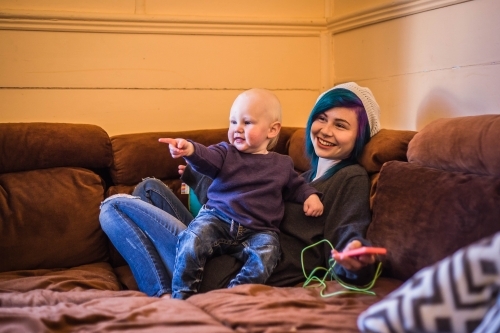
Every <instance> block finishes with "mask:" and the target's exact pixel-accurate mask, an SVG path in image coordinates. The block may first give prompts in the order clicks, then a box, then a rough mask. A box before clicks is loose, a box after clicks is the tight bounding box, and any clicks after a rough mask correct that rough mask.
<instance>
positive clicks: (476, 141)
mask: <svg viewBox="0 0 500 333" xmlns="http://www.w3.org/2000/svg"><path fill="white" fill-rule="evenodd" d="M498 134H500V116H476V117H464V118H455V119H443V120H439V121H436V122H434V123H432V124H430V125H428V126H427V127H426V128H424V129H423V130H422V131H420V132H419V133H417V134H416V132H412V131H397V130H386V129H383V130H381V131H380V132H379V133H378V134H377V135H376V136H374V137H373V139H372V141H371V142H370V143H369V145H368V146H367V147H366V149H365V152H364V155H363V158H362V159H361V161H360V163H361V164H362V165H363V166H364V167H365V168H366V169H367V171H368V173H369V175H370V177H371V179H372V197H371V204H372V209H373V222H372V224H371V225H370V227H369V229H368V233H367V237H368V238H369V239H371V240H372V241H373V243H374V244H375V245H379V246H385V247H387V248H388V250H389V252H388V255H387V256H385V257H384V258H383V264H384V270H383V276H382V277H380V278H379V280H378V281H377V283H376V284H375V287H374V289H373V290H374V291H375V293H376V296H371V295H362V294H347V295H342V296H335V297H329V298H322V297H321V296H320V295H319V287H311V288H302V287H301V286H295V287H289V288H276V287H269V286H264V285H244V286H239V287H236V288H232V289H225V290H216V291H211V292H208V293H202V294H199V295H196V296H193V297H191V298H190V299H189V300H187V301H179V300H171V299H157V298H150V297H147V296H146V295H145V294H143V293H141V292H139V291H137V286H136V284H135V281H134V279H133V277H132V275H131V274H130V270H129V269H128V266H126V264H125V262H124V260H123V259H122V258H121V256H120V255H119V254H118V253H117V252H116V251H115V250H114V248H113V247H112V246H111V245H110V243H109V241H108V240H107V238H106V235H105V234H104V233H103V232H102V230H101V228H100V225H99V220H98V216H99V205H100V203H101V201H102V200H103V199H104V198H106V197H107V196H109V195H112V194H115V193H130V192H131V190H132V189H133V187H134V186H135V184H137V183H138V182H139V181H140V180H141V179H142V178H144V177H151V176H153V177H156V178H159V179H161V180H163V181H164V182H165V183H166V184H168V185H169V186H170V187H171V188H172V189H173V190H174V191H175V192H176V193H177V194H178V196H179V198H181V200H182V201H183V202H184V203H185V204H187V196H186V195H183V194H180V185H181V184H180V180H179V179H178V178H179V177H178V174H177V165H178V164H179V162H180V160H174V159H172V158H171V157H170V155H169V153H168V149H166V147H165V146H164V145H162V144H160V143H158V141H157V139H158V138H159V137H167V136H169V137H170V136H172V137H178V136H182V137H189V138H192V139H194V140H196V141H199V142H202V143H205V144H210V143H215V142H219V141H222V140H225V139H226V130H224V129H220V130H200V131H186V132H182V133H172V132H170V133H169V132H159V133H139V134H127V135H118V136H114V137H111V138H110V137H109V136H108V135H107V133H106V132H105V131H104V130H102V129H101V128H99V127H97V126H94V125H83V124H55V123H3V124H0V257H1V259H0V332H114V331H124V330H130V331H134V332H164V331H168V332H176V331H181V332H197V333H198V332H326V331H332V332H357V331H358V329H357V326H356V319H357V317H358V315H359V313H361V312H362V311H363V310H365V309H366V308H368V307H369V306H370V305H371V304H374V303H375V302H377V301H379V300H381V299H382V298H384V296H385V295H387V294H388V293H390V292H391V291H392V290H394V289H396V288H397V287H398V286H400V285H401V283H402V282H403V281H405V280H407V279H408V278H409V277H411V276H412V275H413V274H414V273H415V272H417V271H418V270H419V269H421V268H423V267H425V266H428V265H431V264H433V263H435V262H436V261H438V260H440V259H442V258H444V257H445V256H447V255H450V254H451V253H453V252H454V251H456V250H457V249H459V248H460V247H463V246H465V245H467V244H470V243H471V242H473V241H475V240H478V239H480V238H482V237H484V236H487V235H491V234H493V233H494V232H495V231H498V230H500V224H499V219H498V217H499V216H500V205H499V204H498V203H499V202H500V191H499V190H498V189H499V188H500V172H499V170H500V153H499V150H498V149H499V148H498V147H499V146H498V144H497V142H498ZM303 142H304V129H302V128H284V129H283V131H282V134H281V136H280V141H279V144H278V146H277V147H276V151H278V152H280V153H283V154H289V155H290V156H291V157H292V158H293V159H294V162H295V166H296V168H297V170H298V171H304V170H306V169H307V168H308V163H307V160H306V159H305V158H304V156H303V155H304V149H303ZM408 147H409V149H408ZM407 149H408V150H407ZM408 160H409V161H408ZM341 289H342V288H341V287H340V286H339V285H338V284H337V283H336V282H328V283H327V292H331V291H336V290H341Z"/></svg>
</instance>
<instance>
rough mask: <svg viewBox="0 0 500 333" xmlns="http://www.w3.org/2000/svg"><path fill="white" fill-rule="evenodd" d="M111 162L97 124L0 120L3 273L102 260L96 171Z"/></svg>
mask: <svg viewBox="0 0 500 333" xmlns="http://www.w3.org/2000/svg"><path fill="white" fill-rule="evenodd" d="M111 162H112V151H111V142H110V139H109V136H108V135H107V133H106V132H105V131H103V130H102V129H101V128H99V127H97V126H94V125H80V124H54V123H4V124H0V254H1V257H2V259H1V260H0V272H4V271H13V270H24V269H37V268H47V269H49V268H61V267H73V266H78V265H83V264H88V263H92V262H98V261H103V260H106V259H107V256H108V249H107V240H106V237H105V235H104V233H103V232H102V230H101V228H100V225H99V218H98V217H99V205H100V202H101V201H102V200H103V199H104V191H105V186H104V183H103V180H102V178H101V177H100V176H99V175H98V173H96V172H97V170H103V169H106V168H108V167H109V166H110V165H111Z"/></svg>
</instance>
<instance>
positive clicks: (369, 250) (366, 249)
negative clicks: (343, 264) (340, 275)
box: [339, 246, 387, 259]
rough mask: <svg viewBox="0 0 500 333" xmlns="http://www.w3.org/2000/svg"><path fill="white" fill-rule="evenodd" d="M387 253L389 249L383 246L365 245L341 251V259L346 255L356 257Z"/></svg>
mask: <svg viewBox="0 0 500 333" xmlns="http://www.w3.org/2000/svg"><path fill="white" fill-rule="evenodd" d="M386 253H387V249H385V248H383V247H370V246H363V247H360V248H357V249H354V250H350V251H346V252H339V254H340V258H341V259H344V257H355V256H359V255H362V254H386Z"/></svg>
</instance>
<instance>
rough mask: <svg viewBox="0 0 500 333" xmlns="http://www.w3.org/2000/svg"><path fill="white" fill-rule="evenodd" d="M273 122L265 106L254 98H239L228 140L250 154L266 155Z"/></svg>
mask: <svg viewBox="0 0 500 333" xmlns="http://www.w3.org/2000/svg"><path fill="white" fill-rule="evenodd" d="M272 123H273V121H272V120H271V116H270V115H269V113H268V112H267V111H266V108H265V104H264V103H261V102H260V100H259V99H258V98H255V97H252V96H244V95H243V96H242V95H240V96H238V98H237V99H236V100H235V101H234V103H233V106H232V107H231V113H230V115H229V130H228V139H229V142H230V143H231V144H233V145H234V146H235V147H236V149H238V150H239V151H241V152H243V153H248V154H266V153H267V145H268V143H269V140H270V139H269V137H268V135H269V133H270V130H271V125H272Z"/></svg>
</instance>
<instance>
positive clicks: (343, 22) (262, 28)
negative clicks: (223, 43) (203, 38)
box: [0, 0, 472, 37]
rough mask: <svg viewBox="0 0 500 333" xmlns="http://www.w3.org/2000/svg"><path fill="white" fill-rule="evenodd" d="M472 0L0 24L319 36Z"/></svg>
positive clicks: (26, 15) (18, 16) (24, 15)
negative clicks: (330, 11) (283, 14)
mask: <svg viewBox="0 0 500 333" xmlns="http://www.w3.org/2000/svg"><path fill="white" fill-rule="evenodd" d="M467 1H472V0H413V1H405V2H401V1H399V2H397V1H393V2H391V3H388V4H384V5H380V6H376V7H372V8H370V9H368V10H363V11H358V12H355V13H352V14H349V15H346V16H340V17H335V16H333V17H331V18H328V19H326V18H311V19H275V18H241V17H196V16H176V17H171V16H162V15H147V14H145V13H144V12H141V11H138V13H137V14H135V15H134V14H130V15H127V14H99V13H77V12H56V11H22V10H9V9H0V30H18V31H51V32H86V33H123V34H165V35H217V36H285V37H286V36H289V37H321V35H322V34H324V33H325V32H326V33H331V34H336V33H340V32H344V31H348V30H352V29H357V28H360V27H363V26H368V25H372V24H376V23H380V22H383V21H387V20H392V19H396V18H399V17H404V16H409V15H413V14H418V13H421V12H425V11H428V10H434V9H438V8H441V7H446V6H451V5H455V4H459V3H463V2H467Z"/></svg>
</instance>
